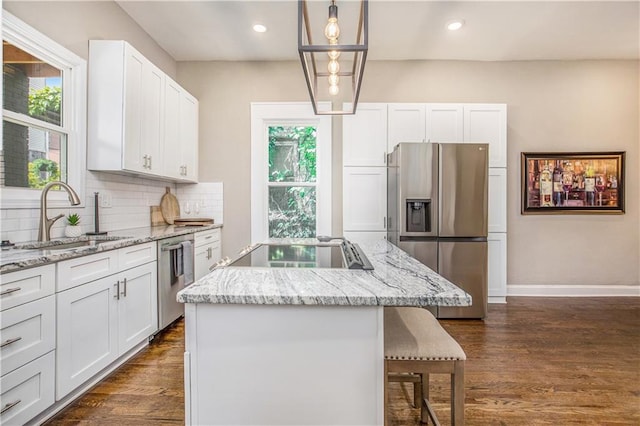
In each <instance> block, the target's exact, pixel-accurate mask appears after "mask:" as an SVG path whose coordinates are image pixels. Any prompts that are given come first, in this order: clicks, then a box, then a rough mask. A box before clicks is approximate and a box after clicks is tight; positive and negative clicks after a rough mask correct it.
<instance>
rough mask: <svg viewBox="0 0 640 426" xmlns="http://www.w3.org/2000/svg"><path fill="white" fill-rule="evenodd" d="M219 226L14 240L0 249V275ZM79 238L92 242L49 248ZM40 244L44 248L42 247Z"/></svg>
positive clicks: (151, 228)
mask: <svg viewBox="0 0 640 426" xmlns="http://www.w3.org/2000/svg"><path fill="white" fill-rule="evenodd" d="M221 227H222V224H218V223H216V224H212V225H205V226H174V225H166V226H153V227H143V228H131V229H122V230H118V231H110V232H109V233H108V234H107V235H97V236H91V237H87V236H82V237H78V238H59V239H58V238H57V239H55V240H52V241H49V242H46V243H42V242H37V241H30V242H26V243H16V245H15V246H14V247H13V248H9V249H2V251H0V274H2V273H6V272H13V271H17V270H20V269H24V268H32V267H36V266H42V265H46V264H49V263H54V262H59V261H61V260H66V259H72V258H74V257H81V256H86V255H89V254H94V253H100V252H103V251H107V250H115V249H119V248H122V247H128V246H132V245H136V244H143V243H146V242H150V241H156V240H161V239H163V238H170V237H175V236H178V235H186V234H193V233H196V232H200V231H206V230H208V229H216V228H221ZM80 241H92V243H91V244H90V245H86V246H81V247H75V248H69V249H57V250H51V249H50V247H51V246H55V245H58V244H66V243H73V242H80ZM43 245H44V246H46V247H43ZM47 247H49V248H47Z"/></svg>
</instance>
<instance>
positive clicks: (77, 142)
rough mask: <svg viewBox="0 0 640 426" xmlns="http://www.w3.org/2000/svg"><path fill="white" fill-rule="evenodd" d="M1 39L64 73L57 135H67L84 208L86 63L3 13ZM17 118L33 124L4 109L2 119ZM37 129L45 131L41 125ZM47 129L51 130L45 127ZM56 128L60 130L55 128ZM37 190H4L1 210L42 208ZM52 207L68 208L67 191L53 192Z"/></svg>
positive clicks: (71, 174)
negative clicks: (60, 121)
mask: <svg viewBox="0 0 640 426" xmlns="http://www.w3.org/2000/svg"><path fill="white" fill-rule="evenodd" d="M2 39H3V40H7V41H8V42H10V43H12V44H13V45H15V46H17V47H19V48H21V49H23V50H25V51H27V52H29V53H31V54H32V55H35V56H37V57H39V58H41V59H42V60H45V61H47V62H49V63H50V64H51V65H54V66H56V67H57V68H59V69H61V70H62V72H63V78H62V93H63V95H62V96H63V101H62V103H63V108H62V126H61V127H59V128H57V129H56V131H61V132H62V133H66V134H67V152H68V157H67V174H68V179H67V183H68V184H69V185H70V186H71V187H72V188H73V189H74V190H75V191H76V192H77V193H78V196H79V197H80V201H81V204H80V206H78V207H84V204H85V196H84V193H85V177H86V152H87V136H86V135H87V130H86V129H87V61H86V60H84V59H83V58H81V57H80V56H78V55H76V54H75V53H73V52H71V51H70V50H68V49H67V48H65V47H63V46H62V45H60V44H58V43H57V42H55V41H53V40H52V39H50V38H49V37H47V36H45V35H44V34H42V33H41V32H39V31H37V30H36V29H35V28H33V27H31V26H29V25H27V24H26V23H25V22H23V21H21V20H20V19H18V18H16V17H15V16H13V15H12V14H10V13H9V12H7V11H6V10H2ZM15 115H17V116H19V120H20V121H21V122H22V123H27V124H32V123H30V120H28V119H27V118H25V117H21V116H22V114H13V113H11V111H7V110H4V109H3V113H2V117H3V120H4V119H5V118H7V119H9V120H10V121H14V122H15V118H16V117H14V116H15ZM37 126H38V127H43V125H42V124H38V125H37ZM45 127H48V126H45ZM56 127H57V126H56ZM40 193H41V191H40V190H38V189H27V188H16V187H2V188H0V201H1V202H2V209H8V208H18V209H20V208H25V209H31V208H39V207H40ZM48 203H49V207H53V208H55V207H58V208H60V207H69V198H68V195H67V193H66V192H65V191H51V192H50V193H49V195H48Z"/></svg>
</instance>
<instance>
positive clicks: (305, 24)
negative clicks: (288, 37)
mask: <svg viewBox="0 0 640 426" xmlns="http://www.w3.org/2000/svg"><path fill="white" fill-rule="evenodd" d="M305 36H306V40H307V41H308V43H305ZM355 41H356V44H337V45H331V44H313V40H312V37H311V25H310V22H309V14H308V11H307V0H298V53H299V55H300V62H301V64H302V69H303V71H304V77H305V80H306V82H307V89H308V90H309V96H310V97H311V104H312V106H313V111H314V113H315V114H316V115H349V114H355V112H356V107H357V106H358V98H359V97H360V86H361V84H362V76H363V74H364V66H365V63H366V59H367V51H368V49H369V0H360V13H359V19H358V29H357V32H356V40H355ZM330 51H338V52H340V53H344V52H349V53H353V55H354V59H353V66H352V67H351V70H348V71H341V72H339V73H338V75H339V76H340V78H341V79H342V78H343V77H350V78H351V82H352V84H351V87H352V91H351V102H350V104H351V109H346V110H345V109H343V106H344V103H343V104H342V105H341V106H340V109H333V104H334V102H331V105H332V108H331V110H321V109H320V108H319V107H318V102H319V101H318V99H317V93H318V78H319V77H328V75H329V73H328V72H319V71H318V69H317V66H316V58H315V55H317V54H323V55H326V54H328V53H329V52H330ZM306 54H309V59H310V60H308V59H307V56H306Z"/></svg>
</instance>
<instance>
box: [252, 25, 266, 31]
mask: <svg viewBox="0 0 640 426" xmlns="http://www.w3.org/2000/svg"><path fill="white" fill-rule="evenodd" d="M253 31H255V32H257V33H264V32H266V31H267V27H265V26H264V25H262V24H255V25H254V26H253Z"/></svg>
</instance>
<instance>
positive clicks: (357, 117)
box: [342, 103, 387, 166]
mask: <svg viewBox="0 0 640 426" xmlns="http://www.w3.org/2000/svg"><path fill="white" fill-rule="evenodd" d="M345 108H351V107H350V106H349V105H348V104H347V105H346V106H345ZM386 163H387V104H363V103H360V104H358V109H357V111H356V113H355V114H354V115H345V116H344V118H343V119H342V164H343V165H345V166H385V165H386Z"/></svg>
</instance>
